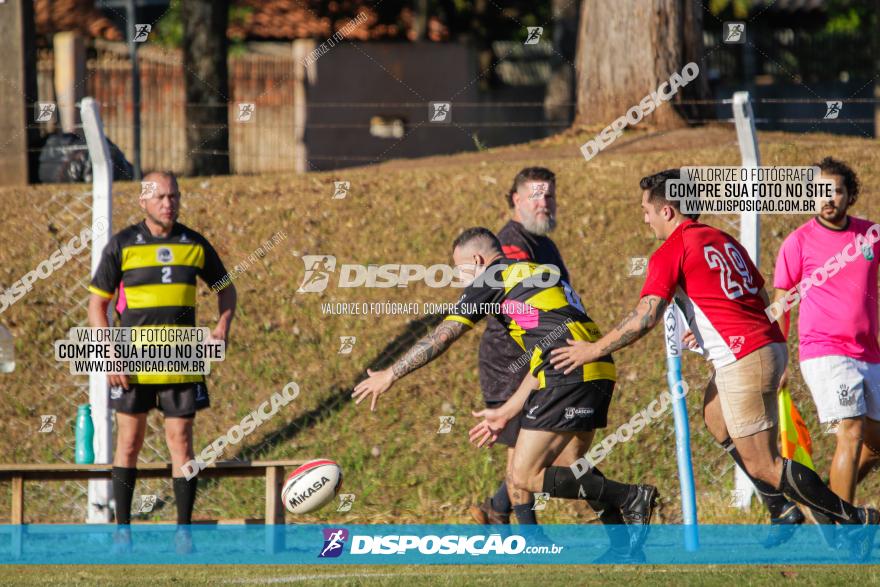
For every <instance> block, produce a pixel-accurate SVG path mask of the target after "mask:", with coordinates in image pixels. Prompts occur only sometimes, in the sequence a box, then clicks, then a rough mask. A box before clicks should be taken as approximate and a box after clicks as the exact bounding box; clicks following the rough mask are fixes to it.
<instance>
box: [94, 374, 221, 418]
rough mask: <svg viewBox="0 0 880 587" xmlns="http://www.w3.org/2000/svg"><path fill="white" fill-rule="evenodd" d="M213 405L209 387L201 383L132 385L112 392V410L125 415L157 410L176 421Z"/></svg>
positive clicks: (113, 389) (111, 389) (114, 389)
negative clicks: (209, 395)
mask: <svg viewBox="0 0 880 587" xmlns="http://www.w3.org/2000/svg"><path fill="white" fill-rule="evenodd" d="M210 405H211V401H210V399H209V398H208V386H207V385H205V383H204V382H201V383H159V384H149V385H147V384H140V383H130V384H129V385H128V389H127V390H126V389H123V388H121V387H118V388H112V387H111V388H110V407H111V408H113V409H114V410H116V411H117V412H121V413H123V414H146V413H147V412H149V411H150V410H152V409H153V408H158V409H160V410H162V413H163V414H164V415H165V416H166V417H168V416H170V417H172V418H191V417H193V416H195V415H196V412H197V411H198V410H203V409H205V408H207V407H208V406H210Z"/></svg>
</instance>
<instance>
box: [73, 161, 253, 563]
mask: <svg viewBox="0 0 880 587" xmlns="http://www.w3.org/2000/svg"><path fill="white" fill-rule="evenodd" d="M144 185H145V186H149V187H151V188H152V189H150V190H144V192H146V193H144V192H142V193H141V196H140V206H141V209H143V211H144V214H145V218H144V220H142V221H141V222H140V223H138V224H134V225H132V226H129V227H128V228H125V229H123V230H122V231H120V232H118V233H117V234H115V235H113V237H112V238H111V239H110V241H109V242H108V243H107V246H106V247H104V252H103V254H102V256H101V262H100V264H99V265H98V270H97V271H96V272H95V277H94V278H93V279H92V282H91V285H90V286H89V291H90V292H91V297H90V299H89V324H90V325H91V326H92V327H99V328H106V327H107V326H108V323H107V307H108V306H109V304H110V301H111V300H112V299H113V297H114V294H117V293H118V296H117V302H116V306H115V309H116V311H117V313H118V314H119V319H120V324H121V326H123V327H129V328H141V327H153V328H156V327H159V328H174V327H193V326H195V325H196V313H195V305H196V276H198V277H200V278H201V279H202V280H203V281H205V283H207V284H208V285H215V288H217V287H220V286H222V285H224V284H225V287H223V288H222V289H220V290H219V292H218V294H217V302H218V307H219V314H220V316H219V318H218V320H217V325H216V327H215V328H214V330H213V332H212V337H213V338H214V339H216V340H222V341H224V342H225V341H226V338H227V336H228V334H229V327H230V324H231V323H232V316H233V314H234V313H235V306H236V294H235V287H233V286H232V285H231V282H230V281H229V280H225V279H224V277H225V276H226V269H225V268H224V266H223V262H222V261H221V260H220V257H219V256H218V255H217V252H216V251H215V250H214V247H212V246H211V244H210V243H209V242H208V241H207V239H205V237H203V236H202V235H200V234H199V233H197V232H195V231H194V230H192V229H190V228H188V227H186V226H184V225H183V224H180V223H179V222H177V215H178V212H179V211H180V189H179V188H178V186H177V179H176V178H175V177H174V174H173V173H171V172H168V171H163V172H154V173H150V174H148V175H147V176H146V177H145V178H144ZM108 380H109V384H110V407H112V408H113V409H114V410H116V452H115V455H114V458H113V477H112V478H113V495H114V498H115V500H116V523H117V524H118V525H119V526H120V530H121V531H120V532H118V533H117V538H116V543H117V548H118V549H119V550H122V551H125V550H127V549H129V548H130V546H131V535H130V531H129V530H130V529H129V524H130V523H131V501H132V495H133V493H134V486H135V482H136V479H137V458H138V453H139V452H140V450H141V447H142V446H143V443H144V433H145V431H146V425H147V414H148V413H149V411H150V410H152V409H153V408H158V409H159V410H161V411H162V413H163V415H164V417H165V440H166V442H167V444H168V451H169V452H170V453H171V463H172V476H173V479H174V481H173V484H174V497H175V501H176V503H177V524H178V525H179V526H188V525H189V524H191V523H192V511H193V504H194V503H195V498H196V486H197V483H198V478H193V479H191V480H189V481H188V480H187V479H186V478H185V477H184V474H183V471H182V470H181V466H182V465H183V464H184V463H186V462H187V461H189V460H190V459H192V458H193V457H194V453H193V420H194V418H195V414H196V412H197V411H198V410H202V409H204V408H207V407H208V406H209V400H208V390H207V386H206V385H205V378H204V376H203V375H185V374H163V373H159V374H156V373H149V374H144V373H142V374H136V375H131V376H128V375H120V374H108ZM176 542H177V549H178V552H189V551H191V550H192V542H191V537H190V536H189V533H188V532H186V531H181V532H178V534H177V535H176Z"/></svg>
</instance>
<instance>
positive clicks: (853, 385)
mask: <svg viewBox="0 0 880 587" xmlns="http://www.w3.org/2000/svg"><path fill="white" fill-rule="evenodd" d="M801 374H803V376H804V381H806V382H807V386H809V388H810V393H811V394H812V395H813V401H814V402H815V403H816V411H818V412H819V421H820V422H822V423H825V422H831V421H833V420H843V419H844V418H857V417H859V416H868V417H869V418H871V419H872V420H880V363H866V362H865V361H859V360H858V359H853V358H851V357H844V356H840V355H830V356H827V357H816V358H815V359H807V360H805V361H801Z"/></svg>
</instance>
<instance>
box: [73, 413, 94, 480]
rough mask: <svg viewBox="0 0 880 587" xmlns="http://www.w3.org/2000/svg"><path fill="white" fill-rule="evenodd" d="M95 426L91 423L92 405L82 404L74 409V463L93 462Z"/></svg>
mask: <svg viewBox="0 0 880 587" xmlns="http://www.w3.org/2000/svg"><path fill="white" fill-rule="evenodd" d="M94 438H95V426H94V424H92V407H91V406H90V405H89V404H82V405H81V406H79V408H77V410H76V463H77V464H78V465H89V464H91V463H94V462H95V449H94V447H93V446H92V440H93V439H94Z"/></svg>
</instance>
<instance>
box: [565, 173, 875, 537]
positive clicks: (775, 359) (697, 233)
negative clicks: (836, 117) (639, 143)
mask: <svg viewBox="0 0 880 587" xmlns="http://www.w3.org/2000/svg"><path fill="white" fill-rule="evenodd" d="M679 177H680V175H679V170H677V169H671V170H667V171H664V172H661V173H658V174H656V175H653V176H649V177H645V178H642V181H641V183H640V187H641V188H642V210H643V213H644V218H645V223H646V224H648V225H649V226H650V227H651V229H652V230H653V232H654V234H655V236H656V237H657V238H658V239H659V240H662V241H664V242H663V244H662V245H660V247H659V248H658V249H657V250H656V251H655V252H654V254H653V255H652V256H651V259H650V261H649V262H648V275H647V278H646V280H645V286H644V288H643V289H642V293H641V299H640V300H639V303H638V305H637V306H636V308H635V309H634V310H632V311H631V312H630V313H629V314H628V315H627V316H626V318H624V319H623V321H621V323H620V324H618V325H617V327H615V328H614V329H613V330H612V331H611V332H609V333H608V334H606V335H605V336H604V337H602V338H601V339H600V340H599V341H597V342H593V341H584V340H570V341H569V346H566V347H563V348H559V349H554V350H553V351H551V355H552V358H551V362H552V364H553V366H554V367H556V368H557V369H563V370H565V372H572V371H574V372H576V370H577V369H580V368H581V365H584V364H589V363H591V362H592V361H595V360H596V359H597V358H598V357H602V356H607V355H608V354H609V353H612V352H614V351H617V350H620V349H622V348H624V347H626V346H629V345H631V344H633V343H634V342H636V341H637V340H639V339H640V338H642V337H643V336H644V335H645V334H647V333H648V331H650V330H651V329H652V328H654V326H656V325H657V324H658V323H659V322H660V321H661V320H662V316H663V312H664V311H665V309H666V307H667V305H668V304H669V302H670V300H671V299H672V298H673V296H675V297H676V298H677V299H678V300H679V301H680V302H683V305H684V307H685V313H686V315H687V318H688V323H689V324H692V325H693V326H692V331H693V334H694V336H695V337H696V341H697V343H698V344H699V346H700V347H702V348H703V349H704V352H705V354H706V355H707V356H708V358H709V360H711V361H712V363H713V365H714V367H715V373H714V375H713V376H712V379H711V380H710V382H709V387H708V388H707V390H706V405H705V408H704V410H705V414H706V416H705V417H706V423H707V425H708V426H709V427H710V428H711V426H712V425H711V421H712V420H714V421H716V422H717V421H723V423H724V425H725V426H726V431H727V432H728V433H729V436H730V438H732V439H733V445H734V447H735V449H729V450H736V452H737V453H738V454H739V456H740V457H741V459H742V463H743V465H744V469H745V471H746V472H747V473H748V475H749V476H750V477H751V478H752V479H754V480H757V482H758V483H759V484H761V485H765V486H767V485H768V486H770V489H772V490H775V491H781V492H784V493H785V494H786V495H787V496H789V497H790V498H791V499H793V500H794V501H796V502H798V503H801V504H804V505H806V506H808V507H810V508H812V509H813V510H818V511H820V512H822V513H824V514H825V515H827V516H828V517H829V518H831V519H832V520H834V521H835V522H837V523H838V524H878V523H880V514H878V512H877V511H876V510H874V509H872V508H868V507H861V508H858V507H855V506H854V505H852V504H850V503H848V502H846V501H844V500H843V499H841V498H839V497H838V496H837V495H835V494H834V492H832V491H831V490H830V489H829V488H828V487H827V486H826V485H825V483H823V482H822V479H821V478H820V477H819V476H818V475H817V474H816V473H815V471H813V470H812V469H809V468H807V467H805V466H804V465H801V464H800V463H798V462H796V461H792V460H789V459H785V458H782V457H780V456H779V452H778V449H777V446H776V438H777V420H778V414H777V402H776V390H777V389H778V386H779V381H780V378H781V377H782V374H783V372H784V371H785V366H786V363H787V361H788V352H787V350H786V346H785V338H784V337H783V336H782V332H781V331H780V330H779V327H778V326H777V325H776V323H775V322H773V323H771V322H770V321H769V320H768V319H767V315H766V314H765V313H764V308H765V307H767V306H768V305H769V298H768V296H767V292H766V291H764V289H763V286H764V280H763V278H762V277H761V274H760V273H759V272H758V270H757V269H756V268H755V266H754V265H753V264H752V262H751V260H750V259H749V256H748V253H746V251H745V250H744V249H743V247H742V245H740V244H739V243H738V242H737V241H736V240H735V239H734V238H733V237H731V236H730V235H728V234H726V233H724V232H722V231H720V230H718V229H716V228H712V227H710V226H707V225H705V224H701V223H699V222H697V221H696V219H695V218H692V217H690V216H685V215H684V214H682V213H681V210H680V208H679V203H678V201H676V200H667V199H666V197H665V185H666V181H668V180H671V179H678V178H679ZM715 390H717V392H715ZM718 412H720V414H721V418H718ZM715 432H716V431H713V434H714V435H715V436H716V438H717V437H718V434H717V433H715ZM732 456H734V457H735V458H736V456H735V455H734V454H733V453H732ZM864 536H865V537H866V538H867V539H869V540H870V539H872V537H873V534H872V533H865V534H864ZM858 539H859V540H861V538H860V537H859V538H858Z"/></svg>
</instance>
